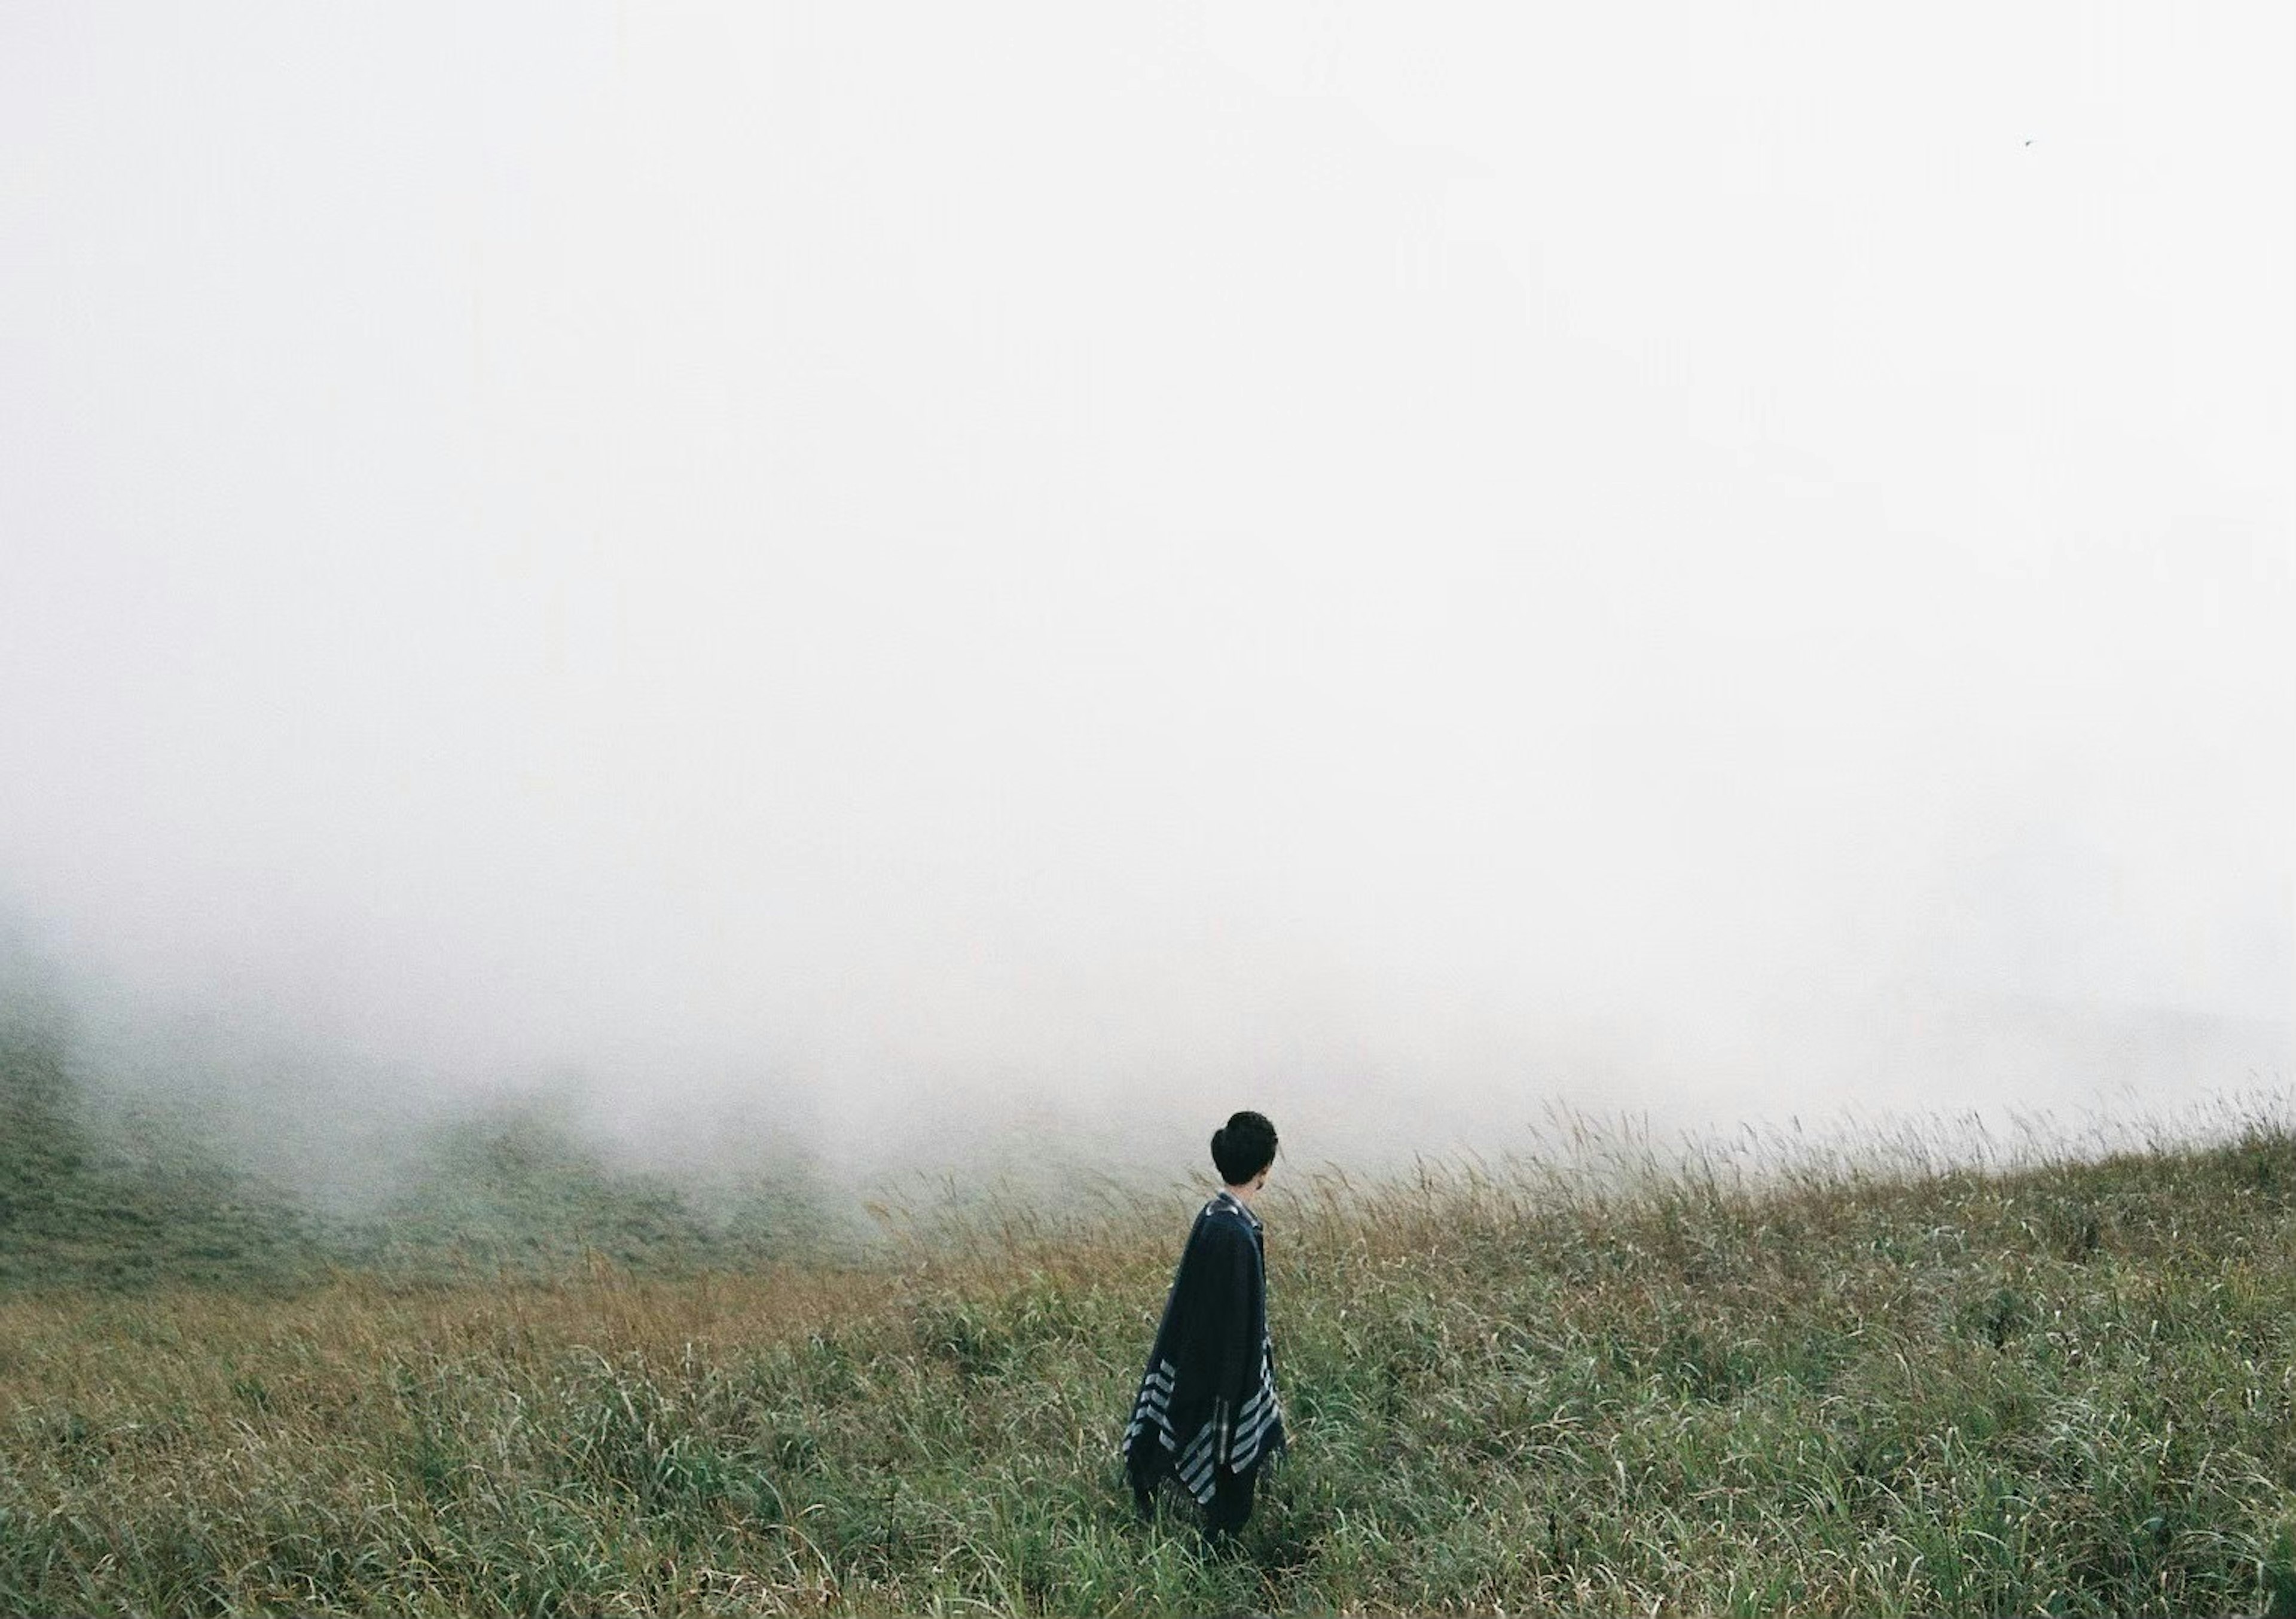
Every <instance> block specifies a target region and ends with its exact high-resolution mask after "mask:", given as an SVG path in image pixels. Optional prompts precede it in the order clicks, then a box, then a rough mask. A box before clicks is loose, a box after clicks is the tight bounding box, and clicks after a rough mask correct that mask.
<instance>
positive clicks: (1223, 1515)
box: [1204, 1468, 1259, 1541]
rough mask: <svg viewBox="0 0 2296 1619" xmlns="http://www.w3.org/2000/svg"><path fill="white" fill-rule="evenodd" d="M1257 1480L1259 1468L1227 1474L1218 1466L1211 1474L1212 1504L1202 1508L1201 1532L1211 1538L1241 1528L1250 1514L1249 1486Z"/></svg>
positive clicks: (1216, 1538)
mask: <svg viewBox="0 0 2296 1619" xmlns="http://www.w3.org/2000/svg"><path fill="white" fill-rule="evenodd" d="M1258 1483H1259V1468H1252V1469H1251V1472H1249V1473H1231V1472H1229V1471H1228V1470H1227V1469H1226V1468H1221V1469H1220V1470H1219V1471H1218V1473H1215V1474H1214V1475H1213V1476H1212V1486H1213V1487H1212V1504H1211V1505H1210V1506H1209V1507H1206V1508H1205V1509H1204V1533H1206V1534H1207V1535H1209V1536H1210V1537H1211V1538H1212V1539H1213V1540H1215V1541H1217V1540H1218V1539H1219V1538H1220V1537H1221V1536H1222V1535H1225V1534H1234V1533H1235V1532H1236V1531H1237V1530H1239V1529H1241V1528H1242V1527H1243V1525H1244V1520H1245V1519H1247V1518H1249V1517H1251V1492H1252V1487H1253V1486H1254V1485H1255V1484H1258Z"/></svg>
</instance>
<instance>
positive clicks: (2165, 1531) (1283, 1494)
mask: <svg viewBox="0 0 2296 1619" xmlns="http://www.w3.org/2000/svg"><path fill="white" fill-rule="evenodd" d="M2232 1134H2233V1137H2234V1139H2230V1140H2227V1141H2221V1142H2218V1144H2216V1145H2212V1146H2189V1147H2175V1146H2165V1145H2164V1146H2162V1147H2161V1148H2159V1149H2155V1150H2150V1151H2145V1152H2138V1153H2130V1154H2124V1155H2121V1156H2117V1157H2109V1158H2106V1159H2104V1160H2103V1161H2096V1162H2087V1163H2082V1162H2073V1161H2066V1162H2061V1163H2054V1164H2046V1163H2045V1164H2038V1165H2027V1166H2025V1167H2022V1168H2018V1169H2014V1170H2008V1171H2003V1172H2000V1173H1992V1174H1980V1173H1972V1172H1968V1171H1964V1170H1957V1169H1952V1168H1948V1167H1936V1168H1931V1169H1923V1168H1922V1167H1921V1166H1919V1165H1918V1164H1915V1163H1914V1162H1912V1161H1910V1160H1908V1159H1906V1158H1904V1157H1902V1156H1901V1157H1900V1158H1899V1160H1898V1166H1897V1167H1896V1168H1893V1169H1890V1170H1888V1171H1886V1172H1885V1171H1880V1170H1873V1169H1860V1168H1858V1167H1857V1166H1856V1165H1855V1164H1854V1163H1852V1162H1848V1161H1843V1162H1837V1163H1835V1164H1833V1165H1831V1166H1827V1167H1821V1168H1807V1169H1804V1170H1801V1171H1800V1172H1795V1173H1779V1174H1774V1175H1770V1176H1767V1177H1759V1176H1747V1177H1742V1176H1739V1175H1737V1174H1735V1173H1728V1172H1725V1171H1720V1170H1716V1169H1713V1168H1710V1167H1701V1166H1699V1165H1690V1166H1688V1167H1682V1168H1677V1169H1673V1170H1670V1171H1667V1172H1663V1173H1645V1174H1643V1175H1641V1176H1639V1177H1628V1178H1626V1179H1625V1180H1620V1179H1618V1178H1613V1179H1612V1181H1611V1182H1610V1183H1609V1184H1608V1187H1607V1190H1600V1189H1598V1184H1597V1182H1593V1181H1589V1180H1586V1179H1581V1178H1579V1177H1574V1176H1570V1175H1563V1174H1553V1173H1545V1172H1541V1171H1538V1170H1536V1169H1527V1168H1526V1169H1520V1170H1517V1169H1510V1170H1507V1171H1505V1172H1498V1173H1472V1174H1471V1173H1464V1172H1461V1173H1435V1172H1432V1171H1429V1172H1423V1173H1421V1174H1420V1175H1418V1176H1417V1177H1415V1178H1411V1179H1408V1180H1406V1181H1402V1182H1392V1183H1388V1184H1383V1185H1378V1186H1370V1187H1363V1186H1350V1185H1348V1184H1346V1183H1344V1182H1341V1181H1340V1180H1338V1179H1337V1178H1336V1177H1332V1178H1325V1179H1322V1180H1315V1179H1303V1178H1301V1177H1298V1176H1288V1175H1287V1176H1285V1177H1283V1178H1282V1179H1280V1180H1279V1184H1278V1186H1277V1187H1275V1188H1274V1189H1271V1191H1270V1192H1269V1194H1268V1196H1267V1200H1266V1202H1265V1203H1264V1204H1263V1207H1264V1208H1265V1210H1266V1213H1267V1217H1268V1221H1269V1254H1270V1266H1271V1277H1270V1285H1271V1298H1272V1304H1271V1308H1272V1313H1273V1325H1274V1329H1275V1334H1276V1337H1277V1352H1278V1357H1279V1375H1280V1378H1281V1381H1282V1384H1283V1394H1284V1398H1285V1401H1286V1403H1287V1406H1288V1408H1289V1415H1290V1425H1291V1428H1292V1437H1293V1446H1294V1448H1293V1451H1292V1454H1291V1455H1290V1456H1289V1457H1288V1458H1286V1459H1285V1460H1284V1462H1283V1465H1282V1467H1281V1468H1280V1470H1279V1471H1278V1472H1277V1473H1276V1474H1275V1476H1274V1477H1273V1478H1272V1480H1271V1481H1270V1483H1269V1484H1268V1486H1267V1489H1266V1491H1265V1492H1264V1493H1263V1497H1262V1507H1261V1509H1260V1511H1259V1514H1258V1515H1257V1517H1255V1519H1254V1521H1253V1523H1252V1525H1251V1528H1250V1530H1249V1532H1248V1533H1247V1535H1246V1537H1245V1540H1244V1541H1243V1544H1242V1546H1241V1548H1239V1549H1238V1550H1237V1551H1236V1552H1235V1553H1234V1554H1233V1555H1228V1556H1223V1557H1209V1558H1208V1557H1207V1556H1206V1555H1205V1554H1204V1553H1203V1552H1202V1550H1201V1548H1200V1546H1199V1544H1198V1541H1197V1538H1196V1536H1195V1533H1194V1532H1193V1527H1192V1526H1191V1525H1189V1524H1188V1522H1187V1521H1186V1520H1185V1517H1184V1516H1182V1515H1179V1514H1168V1515H1167V1516H1166V1517H1164V1518H1163V1519H1161V1520H1160V1522H1158V1523H1157V1524H1155V1525H1152V1526H1149V1527H1142V1526H1139V1525H1136V1524H1135V1523H1134V1522H1133V1521H1132V1519H1131V1517H1130V1507H1129V1502H1128V1500H1126V1499H1124V1497H1123V1496H1122V1494H1121V1492H1120V1491H1119V1488H1118V1484H1117V1467H1116V1463H1115V1460H1114V1457H1113V1454H1112V1447H1113V1445H1114V1443H1115V1439H1116V1436H1117V1434H1118V1432H1119V1427H1120V1424H1121V1419H1122V1417H1123V1415H1124V1414H1125V1411H1126V1409H1127V1406H1128V1401H1129V1398H1130V1395H1131V1393H1132V1384H1133V1379H1134V1378H1136V1375H1137V1373H1138V1370H1139V1364H1140V1361H1141V1359H1142V1357H1143V1356H1144V1353H1145V1350H1146V1346H1147V1343H1148V1338H1149V1336H1150V1334H1151V1332H1152V1325H1153V1317H1154V1314H1155V1312H1156V1311H1157V1310H1158V1308H1159V1307H1160V1304H1161V1302H1162V1296H1163V1289H1164V1288H1165V1286H1166V1284H1167V1282H1168V1281H1169V1275H1170V1267H1171V1263H1172V1260H1173V1257H1174V1254H1175V1251H1176V1247H1177V1241H1178V1239H1179V1237H1180V1236H1181V1234H1182V1232H1183V1231H1184V1230H1185V1221H1186V1219H1187V1217H1188V1214H1190V1212H1191V1210H1192V1206H1193V1205H1192V1202H1191V1198H1190V1194H1187V1193H1185V1192H1183V1191H1175V1192H1174V1193H1172V1194H1170V1195H1169V1196H1165V1197H1160V1198H1143V1199H1141V1200H1139V1201H1138V1202H1137V1203H1136V1204H1135V1205H1132V1206H1125V1207H1120V1208H1116V1209H1113V1210H1108V1209H1103V1210H1102V1211H1101V1212H1099V1213H1097V1214H1095V1215H1094V1216H1093V1217H1092V1219H1091V1220H1090V1221H1089V1222H1085V1223H1082V1224H1069V1225H1065V1226H1063V1225H1061V1224H1059V1223H1057V1222H1055V1221H1054V1218H1053V1214H1054V1211H1047V1210H1045V1209H1043V1208H1042V1207H1040V1206H1037V1205H1035V1204H1032V1203H1027V1202H1012V1203H1007V1204H1005V1205H1004V1206H992V1207H987V1208H980V1209H976V1210H974V1211H972V1213H971V1214H969V1215H967V1216H966V1219H965V1222H964V1224H962V1225H961V1226H960V1227H955V1228H950V1227H947V1226H944V1227H942V1228H941V1229H939V1230H938V1231H933V1232H931V1233H930V1234H928V1235H924V1236H919V1237H916V1238H914V1239H912V1240H910V1241H909V1242H907V1243H906V1245H904V1246H903V1247H900V1248H899V1249H898V1251H890V1252H886V1253H884V1254H881V1255H879V1256H878V1257H877V1258H875V1259H874V1260H873V1261H871V1262H870V1263H865V1264H844V1265H837V1266H832V1265H825V1264H822V1265H809V1264H805V1263H792V1262H789V1261H760V1262H758V1263H751V1264H746V1265H743V1266H742V1267H739V1268H735V1269H713V1268H709V1267H707V1266H704V1267H701V1268H698V1269H694V1268H687V1269H685V1271H683V1273H677V1274H666V1273H658V1272H656V1271H651V1270H646V1269H640V1268H634V1267H632V1266H628V1265H622V1264H614V1263H607V1262H605V1261H603V1259H601V1260H597V1261H595V1262H594V1264H593V1266H592V1268H591V1269H590V1270H588V1271H585V1272H582V1273H579V1274H574V1275H567V1274H563V1273H561V1274H557V1275H555V1276H554V1277H550V1278H536V1279H532V1280H524V1281H514V1282H501V1281H497V1282H490V1283H488V1284H484V1285H481V1284H479V1283H475V1282H465V1283H442V1282H435V1281H414V1280H407V1278H406V1276H405V1275H404V1274H403V1273H402V1274H401V1275H400V1276H399V1277H398V1279H397V1280H389V1279H387V1278H384V1277H381V1276H378V1275H375V1274H371V1273H368V1272H365V1271H344V1270H340V1269H338V1270H337V1271H334V1272H333V1273H332V1276H331V1278H330V1280H326V1281H325V1282H324V1283H322V1284H319V1285H316V1286H311V1287H307V1288H301V1289H299V1290H298V1291H296V1292H294V1293H292V1294H291V1295H289V1296H270V1297H263V1296H256V1295H253V1294H250V1293H249V1292H247V1291H246V1290H244V1289H241V1288H234V1287H216V1286H207V1287H187V1286H181V1285H171V1286H162V1287H157V1288H143V1289H139V1290H130V1291H119V1290H113V1291H110V1292H103V1293H96V1292H89V1291H86V1290H82V1289H67V1288H38V1289H29V1290H28V1289H18V1290H17V1291H16V1292H15V1293H13V1294H12V1295H0V1609H4V1610H7V1611H18V1610H22V1609H28V1608H29V1609H36V1610H38V1609H64V1610H75V1611H79V1610H94V1609H98V1608H107V1609H108V1608H116V1607H131V1608H137V1609H146V1610H152V1611H160V1612H186V1611H218V1612H219V1611H225V1610H227V1609H243V1608H266V1607H267V1608H283V1609H295V1610H299V1611H313V1610H348V1609H354V1608H365V1607H389V1608H392V1609H398V1610H406V1611H415V1612H449V1611H455V1612H463V1611H470V1612H481V1613H535V1612H595V1611H601V1610H606V1609H617V1608H632V1607H635V1608H644V1609H647V1610H652V1611H664V1612H695V1613H702V1612H725V1613H734V1612H742V1613H749V1612H757V1611H790V1610H802V1611H805V1612H807V1613H821V1612H824V1611H826V1612H847V1611H863V1612H873V1611H882V1610H886V1609H898V1610H908V1611H952V1610H959V1609H964V1610H977V1609H981V1608H988V1609H992V1610H1028V1611H1045V1612H1054V1613H1070V1612H1086V1611H1097V1610H1103V1609H1115V1610H1127V1611H1190V1612H1216V1611H1224V1610H1231V1609H1243V1608H1251V1609H1260V1610H1284V1609H1305V1610H1316V1611H1329V1610H1337V1609H1354V1610H1360V1611H1392V1610H1428V1609H1446V1610H1464V1609H1478V1610H1481V1611H1487V1612H1497V1611H1500V1610H1501V1609H1504V1610H1505V1611H1508V1612H1520V1611H1522V1610H1524V1609H1527V1608H1535V1607H1543V1606H1544V1607H1571V1608H1574V1609H1587V1608H1591V1609H1597V1610H1603V1611H1625V1610H1628V1609H1632V1610H1634V1611H1636V1612H1651V1611H1669V1610H1673V1611H1683V1610H1689V1611H1716V1612H1765V1613H1767V1612H1774V1611H1778V1610H1780V1609H1805V1610H1818V1611H1837V1612H1838V1611H1855V1612H1860V1613H1876V1612H1882V1613H1886V1612H1916V1611H1918V1612H1956V1613H2004V1612H2011V1611H2040V1612H2060V1613H2101V1612H2204V1611H2205V1612H2235V1611H2246V1612H2259V1611H2268V1612H2276V1613H2296V1136H2292V1135H2291V1134H2290V1132H2288V1131H2287V1130H2286V1129H2284V1127H2282V1126H2281V1125H2279V1124H2275V1123H2272V1122H2269V1121H2264V1120H2259V1121H2258V1122H2256V1123H2254V1124H2251V1125H2250V1126H2249V1127H2248V1128H2247V1129H2246V1131H2245V1132H2237V1131H2235V1132H2232Z"/></svg>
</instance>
